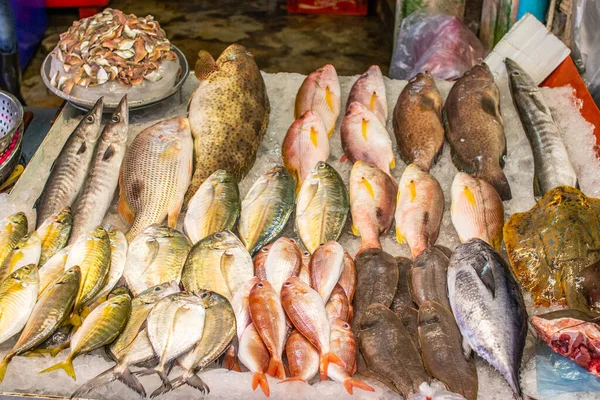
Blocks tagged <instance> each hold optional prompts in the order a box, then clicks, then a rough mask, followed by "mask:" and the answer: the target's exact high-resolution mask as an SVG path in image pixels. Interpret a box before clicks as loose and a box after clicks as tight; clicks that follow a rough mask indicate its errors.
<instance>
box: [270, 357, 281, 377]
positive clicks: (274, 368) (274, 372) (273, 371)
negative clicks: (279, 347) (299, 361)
mask: <svg viewBox="0 0 600 400" xmlns="http://www.w3.org/2000/svg"><path fill="white" fill-rule="evenodd" d="M267 374H269V375H271V376H273V377H275V378H279V379H285V368H284V366H283V361H281V360H275V359H274V358H271V360H270V361H269V369H268V370H267Z"/></svg>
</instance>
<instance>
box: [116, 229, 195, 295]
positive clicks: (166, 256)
mask: <svg viewBox="0 0 600 400" xmlns="http://www.w3.org/2000/svg"><path fill="white" fill-rule="evenodd" d="M191 247H192V245H191V243H190V241H189V240H188V238H187V237H185V235H184V234H182V233H181V232H179V231H176V230H175V229H171V228H169V227H167V226H164V225H150V226H149V227H148V228H146V229H145V230H144V231H143V232H142V233H140V234H139V235H138V236H137V237H136V238H135V239H133V241H132V242H131V243H130V245H129V249H128V250H127V259H126V261H125V272H124V273H123V276H124V277H125V281H126V282H127V286H128V287H129V289H130V290H131V293H133V295H134V296H137V295H138V294H139V293H141V292H143V291H144V290H146V289H148V288H151V287H153V286H156V285H160V284H161V283H164V282H171V281H175V283H177V284H178V283H179V280H180V279H181V269H182V268H183V264H184V263H185V260H186V257H187V255H188V253H189V251H190V248H191Z"/></svg>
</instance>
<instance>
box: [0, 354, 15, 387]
mask: <svg viewBox="0 0 600 400" xmlns="http://www.w3.org/2000/svg"><path fill="white" fill-rule="evenodd" d="M11 359H12V357H9V354H7V355H6V356H5V357H4V358H3V359H2V361H0V382H2V381H3V380H4V376H5V375H6V367H7V366H8V363H9V362H10V360H11Z"/></svg>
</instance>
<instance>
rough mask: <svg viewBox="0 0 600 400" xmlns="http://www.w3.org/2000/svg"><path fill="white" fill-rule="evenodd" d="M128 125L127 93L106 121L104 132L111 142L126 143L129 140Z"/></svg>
mask: <svg viewBox="0 0 600 400" xmlns="http://www.w3.org/2000/svg"><path fill="white" fill-rule="evenodd" d="M128 126H129V105H128V103H127V95H125V96H123V98H122V99H121V101H120V102H119V105H118V106H117V108H116V109H115V111H114V112H113V113H112V115H111V116H110V119H109V120H108V122H107V123H106V126H105V127H104V132H105V135H107V136H108V139H109V140H110V141H111V142H118V143H125V142H127V134H128V130H127V127H128Z"/></svg>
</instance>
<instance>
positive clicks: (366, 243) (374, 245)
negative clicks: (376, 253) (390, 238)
mask: <svg viewBox="0 0 600 400" xmlns="http://www.w3.org/2000/svg"><path fill="white" fill-rule="evenodd" d="M367 249H381V242H380V241H379V234H377V235H368V234H367V235H363V236H362V242H361V244H360V249H358V253H356V255H357V256H358V255H359V254H360V253H362V252H363V251H365V250H367Z"/></svg>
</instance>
